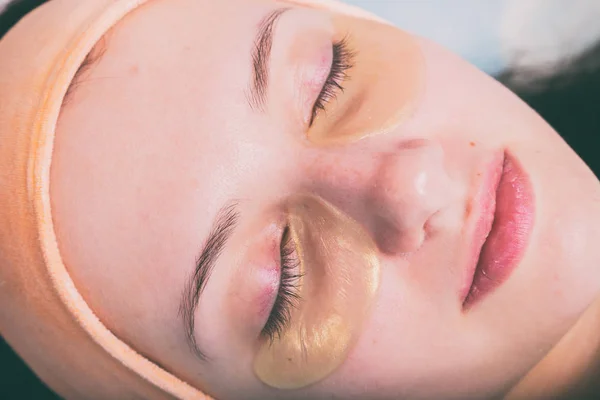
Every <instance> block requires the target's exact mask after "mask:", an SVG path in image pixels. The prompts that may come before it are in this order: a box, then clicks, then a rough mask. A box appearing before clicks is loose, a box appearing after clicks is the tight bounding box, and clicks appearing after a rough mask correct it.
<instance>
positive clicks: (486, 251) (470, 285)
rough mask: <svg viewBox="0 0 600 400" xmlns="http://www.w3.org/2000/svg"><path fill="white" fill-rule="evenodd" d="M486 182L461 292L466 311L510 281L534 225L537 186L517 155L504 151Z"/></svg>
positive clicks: (479, 198)
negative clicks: (534, 185) (533, 184)
mask: <svg viewBox="0 0 600 400" xmlns="http://www.w3.org/2000/svg"><path fill="white" fill-rule="evenodd" d="M483 182H484V183H483V186H482V189H481V191H480V193H479V195H478V196H477V199H476V201H477V202H478V204H477V205H474V206H478V207H480V214H479V218H478V220H477V223H476V226H475V231H474V234H473V240H472V241H471V243H472V250H471V257H470V262H469V263H468V265H467V269H466V274H465V275H466V276H465V280H464V283H463V286H462V288H461V292H460V296H461V297H460V298H461V300H462V307H463V310H468V309H470V308H471V307H473V306H474V305H475V304H476V303H478V302H480V301H481V300H482V299H483V298H485V297H486V296H487V295H489V294H490V293H492V292H493V291H494V290H495V289H497V288H498V287H499V286H500V285H502V284H503V283H504V282H506V280H507V279H508V278H509V276H510V275H511V273H512V272H513V271H514V270H515V269H516V268H517V266H518V265H519V263H520V261H521V259H522V258H523V255H524V254H525V251H526V249H527V245H528V243H529V238H530V236H531V231H532V230H533V225H534V193H533V188H532V185H531V181H530V180H529V177H528V175H527V173H526V172H525V170H524V169H523V168H522V166H521V165H520V163H519V162H518V160H517V159H516V158H514V157H513V156H512V155H511V154H510V153H508V152H504V153H503V154H502V155H501V157H498V159H497V160H495V162H494V163H493V164H492V166H491V167H490V168H489V169H488V171H487V176H486V177H485V179H484V181H483Z"/></svg>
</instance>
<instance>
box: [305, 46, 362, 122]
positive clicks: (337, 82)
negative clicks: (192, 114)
mask: <svg viewBox="0 0 600 400" xmlns="http://www.w3.org/2000/svg"><path fill="white" fill-rule="evenodd" d="M347 39H348V38H347V37H345V38H343V39H342V40H340V41H337V42H334V43H333V44H332V46H333V58H332V60H331V69H330V70H329V76H327V80H326V81H325V84H324V85H323V89H321V93H320V94H319V96H318V97H317V100H316V101H315V105H314V107H313V111H312V116H311V119H310V123H309V126H312V124H313V123H314V121H315V118H316V117H317V115H318V113H319V112H320V111H325V106H326V105H327V104H328V103H329V102H330V101H331V100H333V99H335V98H336V96H337V94H338V93H339V92H342V93H343V92H344V87H343V86H342V83H343V82H344V81H345V80H346V79H348V74H347V72H348V70H350V69H351V68H352V67H353V66H354V64H353V60H354V56H355V53H354V52H352V51H351V50H350V48H349V44H348V40H347Z"/></svg>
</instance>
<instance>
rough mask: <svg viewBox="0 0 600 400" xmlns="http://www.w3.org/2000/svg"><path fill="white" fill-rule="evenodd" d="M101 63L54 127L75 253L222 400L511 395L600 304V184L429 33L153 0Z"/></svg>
mask: <svg viewBox="0 0 600 400" xmlns="http://www.w3.org/2000/svg"><path fill="white" fill-rule="evenodd" d="M282 7H283V8H284V9H283V10H282ZM101 47H102V49H101V52H102V53H103V54H102V55H101V57H100V58H99V59H98V60H97V62H96V63H95V65H94V66H93V67H92V68H91V69H90V70H88V71H87V72H85V73H84V74H83V75H82V77H81V79H80V80H79V81H78V83H77V85H76V88H75V90H74V92H73V93H72V95H71V97H70V98H69V100H68V101H67V102H66V104H65V106H64V109H63V111H62V115H61V118H60V120H59V124H58V129H57V137H56V145H55V155H54V161H53V166H52V199H53V213H54V218H55V224H56V229H57V234H58V239H59V243H60V246H61V252H62V253H63V257H64V259H65V263H66V265H67V268H68V269H69V271H70V272H71V274H72V276H73V278H74V281H75V282H76V285H77V287H78V289H79V290H80V292H81V293H82V294H83V296H84V298H85V299H86V300H87V301H88V303H89V304H90V306H91V307H92V309H94V310H95V311H96V313H97V314H98V316H99V318H100V319H101V320H102V321H103V322H104V323H105V324H106V325H107V326H108V328H109V329H111V330H112V331H113V332H114V333H115V334H116V335H117V336H118V337H120V338H121V339H123V340H124V341H125V342H127V343H129V344H130V345H131V346H132V347H133V348H135V349H136V350H137V351H139V352H140V353H142V354H143V355H145V356H146V357H148V358H150V359H152V360H153V361H155V362H156V363H157V364H159V365H161V366H163V367H164V368H166V369H167V370H169V371H171V372H173V373H174V374H176V375H177V376H180V377H181V378H183V379H184V380H186V381H188V382H190V383H191V384H194V385H196V386H198V387H200V388H203V389H204V390H205V391H207V392H208V393H209V394H211V395H213V396H215V397H217V398H260V399H268V398H288V397H289V398H311V399H318V398H334V397H335V398H344V399H365V398H369V399H378V398H393V399H398V398H431V399H438V398H456V399H465V398H469V397H474V396H475V394H476V395H477V396H475V397H490V396H495V395H499V394H502V393H504V392H506V390H508V388H510V387H511V386H513V385H514V384H516V382H517V381H518V379H519V378H521V377H523V376H524V374H526V373H527V371H529V370H530V369H531V368H532V367H533V366H534V365H535V364H536V363H538V362H539V361H540V359H541V358H542V357H543V356H544V354H546V353H547V352H548V351H549V350H550V349H551V348H552V347H553V346H554V345H555V344H556V343H557V341H558V340H559V339H560V338H561V336H562V335H564V333H565V332H566V331H567V330H568V329H569V328H570V327H571V326H572V325H573V323H574V322H575V321H576V319H577V318H578V316H579V315H580V314H581V313H582V312H583V311H584V310H585V308H586V307H587V306H588V305H589V304H590V303H591V302H592V301H593V300H594V298H596V297H597V296H598V294H599V293H600V270H599V269H598V265H600V249H599V248H598V246H597V243H599V241H600V228H599V227H600V184H599V183H598V180H597V179H596V178H595V176H594V175H593V174H592V173H591V172H590V171H589V170H588V168H587V167H586V166H585V165H584V164H583V162H582V161H581V160H580V159H579V158H578V157H577V156H576V155H575V153H574V152H573V151H572V150H571V149H570V148H569V147H568V146H567V145H566V144H565V143H564V142H563V141H562V139H561V138H560V137H559V136H558V135H557V134H556V132H554V131H553V130H552V129H551V128H550V127H549V126H548V125H547V124H546V123H545V122H544V121H543V120H541V118H540V117H538V116H537V115H536V114H535V113H534V112H533V111H531V110H530V109H529V108H528V107H527V106H525V105H524V104H523V103H522V102H520V101H519V100H518V99H517V98H516V97H515V96H514V95H512V94H511V93H510V92H509V91H508V90H506V89H504V88H503V87H502V86H500V85H499V84H497V83H496V82H494V81H493V80H492V79H491V78H489V77H486V76H485V75H484V74H482V73H480V72H479V71H477V70H476V69H475V68H473V67H471V66H470V65H468V64H466V63H465V62H463V61H461V60H460V59H459V58H457V57H455V56H453V55H452V54H449V53H448V52H447V51H445V50H443V49H442V48H440V47H438V46H436V45H435V44H433V43H430V42H428V41H426V40H423V39H419V38H414V37H412V36H410V35H408V34H406V33H403V32H401V31H399V30H396V29H395V28H392V27H388V26H385V25H381V24H378V23H375V22H367V21H363V20H359V19H354V18H350V17H343V16H340V15H334V14H331V13H328V12H326V11H323V10H317V9H308V8H303V7H298V6H294V5H292V4H287V3H281V2H275V1H242V0H227V1H209V0H203V1H197V0H173V1H159V0H155V1H152V2H149V3H148V4H147V5H145V6H143V7H141V8H140V9H138V10H137V11H135V12H133V13H132V14H130V15H129V16H128V17H127V18H126V19H124V20H123V21H122V22H120V23H119V25H118V26H117V27H116V28H115V29H114V30H113V31H112V32H110V33H109V34H108V35H107V37H106V38H105V40H103V41H102V43H101Z"/></svg>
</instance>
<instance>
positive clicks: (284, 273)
mask: <svg viewBox="0 0 600 400" xmlns="http://www.w3.org/2000/svg"><path fill="white" fill-rule="evenodd" d="M279 249H280V250H279V252H280V258H281V261H280V263H281V275H280V282H279V289H278V291H277V298H276V299H275V303H274V304H273V308H272V309H271V314H270V315H269V319H268V320H267V322H266V323H265V326H264V327H263V330H262V335H263V337H266V338H268V339H269V340H270V341H271V342H272V341H273V340H275V337H277V338H281V335H282V334H283V332H284V331H285V329H286V328H287V326H288V324H289V322H290V318H291V313H292V309H293V308H295V307H296V305H297V302H298V301H299V300H300V295H299V293H298V292H299V280H300V278H301V277H302V275H300V274H298V273H296V271H297V270H298V268H297V267H298V266H299V261H298V257H297V255H296V246H295V245H294V243H293V241H292V238H291V235H290V230H289V227H286V228H285V229H284V231H283V234H282V235H281V243H280V245H279Z"/></svg>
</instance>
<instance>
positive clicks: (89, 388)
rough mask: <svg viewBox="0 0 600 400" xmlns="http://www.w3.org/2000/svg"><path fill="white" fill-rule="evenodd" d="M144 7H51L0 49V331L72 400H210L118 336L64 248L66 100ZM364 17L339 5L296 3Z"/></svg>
mask: <svg viewBox="0 0 600 400" xmlns="http://www.w3.org/2000/svg"><path fill="white" fill-rule="evenodd" d="M146 1H147V0H51V1H49V2H48V3H46V4H44V5H42V6H40V7H39V8H38V9H36V10H34V11H33V12H31V13H30V14H29V15H27V16H26V17H25V18H23V20H21V21H20V22H19V23H18V24H17V25H16V26H15V27H14V28H13V29H12V30H11V31H10V32H8V33H7V35H6V36H5V37H4V38H3V39H2V40H1V41H0V94H1V95H0V304H1V305H2V306H1V307H0V333H1V334H2V336H3V337H4V338H5V339H6V340H7V341H8V343H10V345H11V346H12V347H13V348H14V349H15V350H16V351H17V352H18V353H19V355H20V356H21V357H22V358H23V359H24V360H25V362H27V363H28V364H29V365H30V366H31V368H32V369H33V370H34V371H35V372H36V374H37V375H38V376H39V377H40V378H41V379H42V380H44V381H45V382H46V383H47V384H48V385H49V386H50V387H51V388H52V389H53V390H55V391H56V392H57V393H59V394H60V395H62V396H64V397H66V398H86V399H89V398H99V399H124V398H143V399H164V398H181V399H207V398H208V397H207V396H205V395H204V394H202V392H201V391H199V390H198V389H196V388H194V387H192V386H190V385H188V384H187V383H185V382H183V381H181V380H180V379H178V378H177V377H175V376H173V375H172V374H170V373H169V372H167V371H165V370H164V369H162V368H160V367H159V366H157V365H156V364H154V363H152V362H151V361H149V360H148V359H146V358H144V357H143V356H142V355H140V354H138V353H137V352H136V351H135V350H133V349H132V348H131V347H129V346H128V345H127V344H125V343H124V342H122V341H121V340H120V339H119V338H117V337H116V336H115V335H114V334H113V333H112V332H110V331H109V330H108V329H107V328H106V327H105V326H104V325H103V324H102V322H101V321H100V320H99V319H98V318H97V317H96V315H95V314H94V312H93V311H92V310H91V309H90V307H89V306H88V305H87V303H86V302H85V300H84V299H83V297H82V296H81V294H80V293H79V292H78V290H77V288H76V287H75V284H74V283H73V281H72V279H71V277H70V276H69V273H68V271H67V269H66V268H65V265H64V264H63V262H62V259H61V255H60V253H59V250H58V245H57V241H56V235H55V232H54V226H53V221H52V210H51V207H50V204H51V203H50V190H49V186H50V185H49V177H50V165H51V161H52V152H53V144H54V134H55V126H56V122H57V120H58V117H59V113H60V108H61V105H62V101H63V98H64V96H65V93H66V91H67V89H68V87H69V85H70V83H71V81H72V79H73V77H74V75H75V73H76V72H77V69H78V68H79V66H80V65H81V64H82V62H83V60H84V59H85V57H86V56H87V54H88V53H89V51H90V50H91V49H92V48H93V46H94V45H95V44H96V43H97V42H98V40H99V39H100V38H101V37H102V36H103V35H104V34H105V33H106V32H107V31H108V30H109V29H110V28H111V27H112V26H114V25H115V24H116V23H118V22H119V21H120V20H121V19H122V18H123V17H124V16H125V15H127V14H128V13H129V12H130V11H132V10H134V9H135V8H137V7H138V6H140V5H142V4H143V3H145V2H146ZM291 2H293V3H299V4H304V5H311V6H316V7H322V8H327V9H335V11H338V12H343V13H346V14H353V15H356V16H363V17H367V18H374V17H373V16H370V15H369V14H367V13H365V12H363V11H361V10H359V9H357V8H353V7H350V6H347V5H343V4H341V3H338V2H337V1H336V0H293V1H291Z"/></svg>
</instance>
